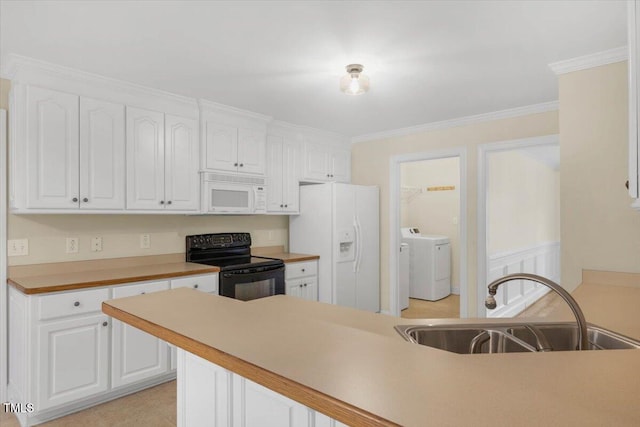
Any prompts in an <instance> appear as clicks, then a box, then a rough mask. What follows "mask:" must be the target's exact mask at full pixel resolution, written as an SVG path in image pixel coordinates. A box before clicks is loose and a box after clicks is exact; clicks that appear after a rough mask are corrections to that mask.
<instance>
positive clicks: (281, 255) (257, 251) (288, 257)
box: [251, 246, 320, 264]
mask: <svg viewBox="0 0 640 427" xmlns="http://www.w3.org/2000/svg"><path fill="white" fill-rule="evenodd" d="M251 255H256V256H266V257H271V258H278V259H281V260H282V261H284V263H285V264H288V263H290V262H301V261H313V260H315V259H319V258H320V256H319V255H309V254H296V253H293V252H285V251H284V248H283V247H282V246H276V247H272V246H271V247H269V246H267V247H264V248H251Z"/></svg>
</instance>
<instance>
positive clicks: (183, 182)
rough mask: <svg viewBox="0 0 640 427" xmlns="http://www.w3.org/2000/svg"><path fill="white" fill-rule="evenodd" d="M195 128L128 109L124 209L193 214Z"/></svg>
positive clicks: (184, 120)
mask: <svg viewBox="0 0 640 427" xmlns="http://www.w3.org/2000/svg"><path fill="white" fill-rule="evenodd" d="M199 191H200V185H199V181H198V124H197V122H196V121H195V120H192V119H187V118H182V117H177V116H172V115H168V114H167V115H166V117H165V115H164V114H162V113H159V112H157V111H149V110H143V109H140V108H131V107H128V108H127V209H132V210H176V211H194V210H197V209H198V206H199V203H198V201H199Z"/></svg>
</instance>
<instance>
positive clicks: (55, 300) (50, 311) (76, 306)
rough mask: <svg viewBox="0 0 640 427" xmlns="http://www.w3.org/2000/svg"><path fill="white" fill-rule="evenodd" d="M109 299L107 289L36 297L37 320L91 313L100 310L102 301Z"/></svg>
mask: <svg viewBox="0 0 640 427" xmlns="http://www.w3.org/2000/svg"><path fill="white" fill-rule="evenodd" d="M108 299H109V288H101V289H92V290H90V291H78V292H67V293H60V294H53V295H45V296H41V297H38V319H40V320H46V319H55V318H56V317H64V316H73V315H76V314H84V313H93V312H96V311H100V310H101V309H102V301H106V300H108Z"/></svg>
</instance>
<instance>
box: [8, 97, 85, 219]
mask: <svg viewBox="0 0 640 427" xmlns="http://www.w3.org/2000/svg"><path fill="white" fill-rule="evenodd" d="M26 90H27V116H26V121H27V163H26V165H25V166H26V167H27V168H28V170H29V173H28V174H26V175H25V177H26V179H27V206H28V207H29V208H53V209H56V208H63V209H64V208H67V209H68V208H77V207H78V203H79V200H80V199H79V198H80V194H79V163H78V162H79V157H78V156H79V145H78V144H79V143H78V103H79V97H78V96H76V95H70V94H67V93H62V92H56V91H53V90H48V89H42V88H39V87H34V86H31V87H28V88H27V89H26ZM14 147H15V146H14ZM18 167H20V166H16V169H17V168H18ZM23 167H24V166H23Z"/></svg>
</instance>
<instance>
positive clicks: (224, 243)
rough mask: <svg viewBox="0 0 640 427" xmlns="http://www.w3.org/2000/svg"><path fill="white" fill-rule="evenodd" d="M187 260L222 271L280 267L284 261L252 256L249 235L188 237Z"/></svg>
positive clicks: (231, 234) (223, 234)
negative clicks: (218, 268) (212, 266)
mask: <svg viewBox="0 0 640 427" xmlns="http://www.w3.org/2000/svg"><path fill="white" fill-rule="evenodd" d="M186 260H187V262H196V263H199V264H207V265H214V266H217V267H220V270H221V271H229V270H237V269H246V268H253V267H266V266H279V265H283V264H284V263H283V261H282V260H280V259H275V258H267V257H257V256H252V255H251V235H250V234H249V233H215V234H199V235H194V236H187V237H186Z"/></svg>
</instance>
